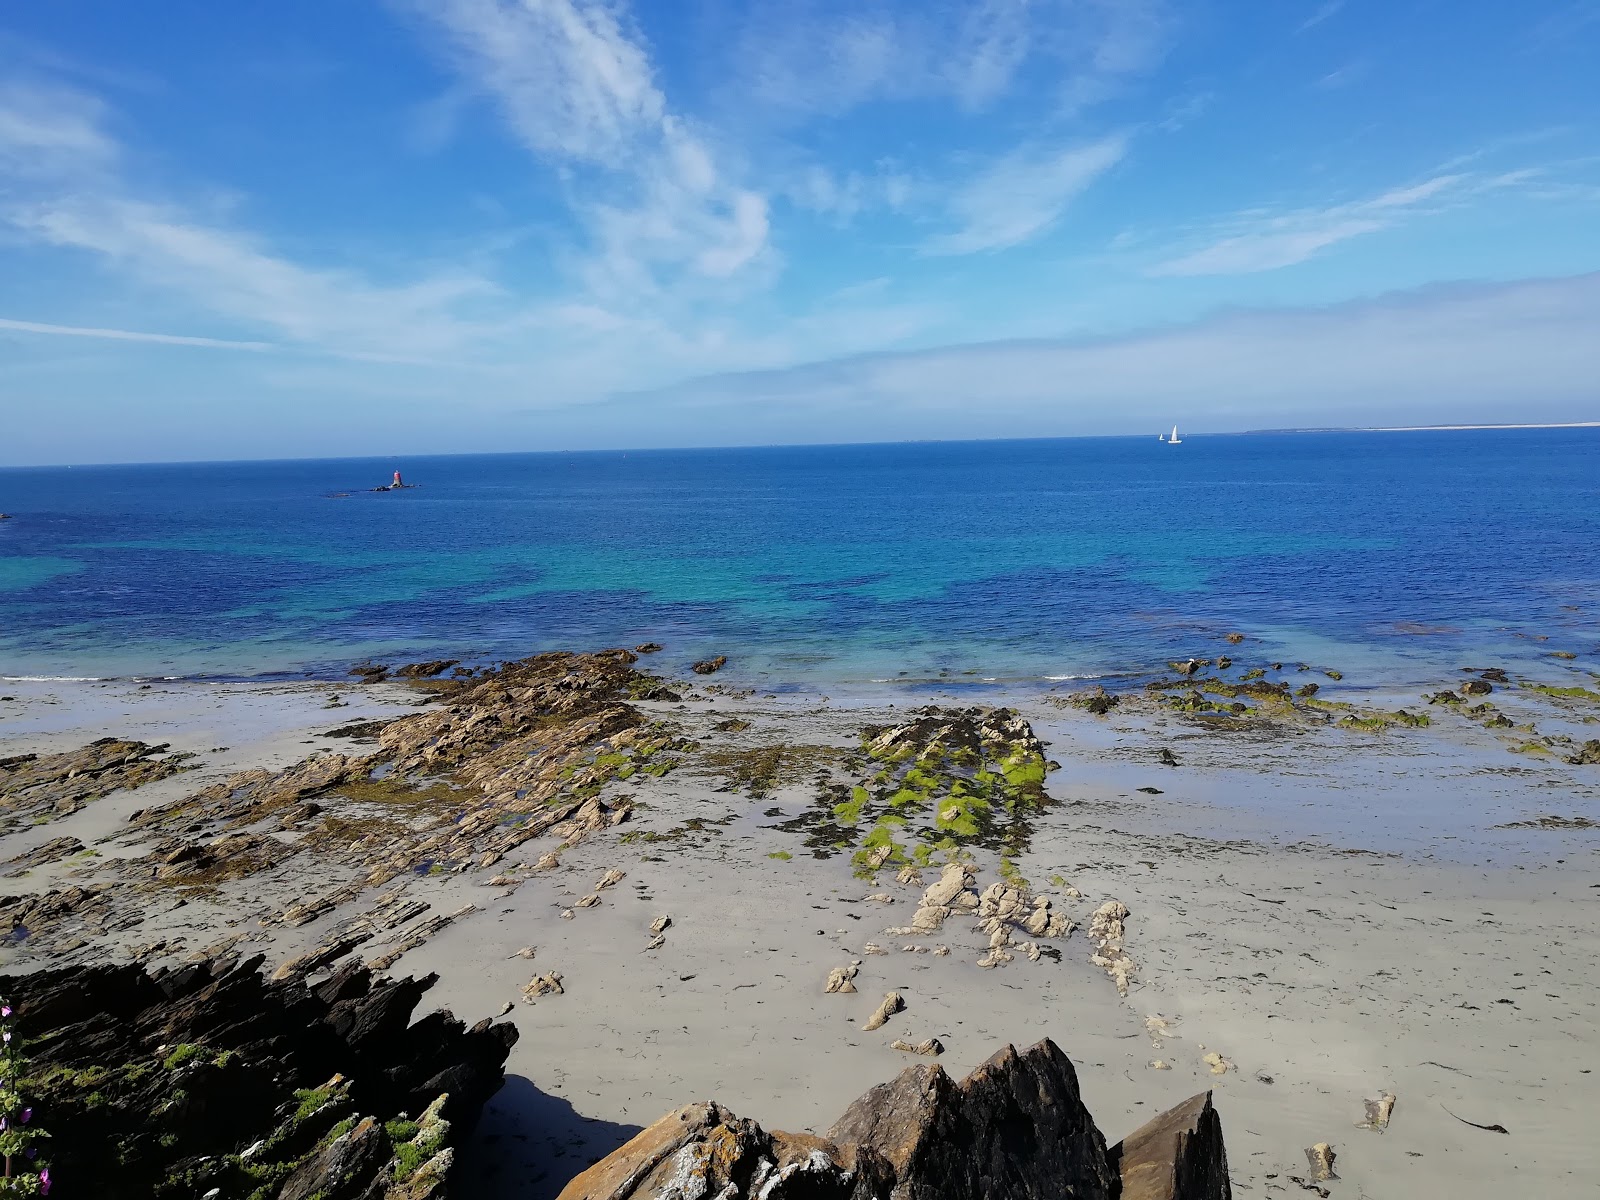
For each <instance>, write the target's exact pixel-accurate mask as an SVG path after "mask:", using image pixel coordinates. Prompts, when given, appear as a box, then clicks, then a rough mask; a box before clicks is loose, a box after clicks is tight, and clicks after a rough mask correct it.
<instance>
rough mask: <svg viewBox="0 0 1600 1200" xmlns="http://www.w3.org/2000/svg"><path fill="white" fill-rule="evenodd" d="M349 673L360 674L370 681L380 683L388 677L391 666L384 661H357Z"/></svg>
mask: <svg viewBox="0 0 1600 1200" xmlns="http://www.w3.org/2000/svg"><path fill="white" fill-rule="evenodd" d="M348 674H351V675H358V676H360V677H361V678H362V679H364V680H366V681H367V682H368V683H378V682H381V681H382V680H384V679H386V678H388V675H389V668H388V667H387V666H385V665H384V664H383V663H374V662H365V663H357V664H356V665H355V666H353V667H351V668H350V670H349V672H348Z"/></svg>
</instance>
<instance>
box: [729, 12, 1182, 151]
mask: <svg viewBox="0 0 1600 1200" xmlns="http://www.w3.org/2000/svg"><path fill="white" fill-rule="evenodd" d="M748 12H749V14H750V15H749V16H748V18H747V19H746V21H745V22H744V24H743V27H742V29H741V32H740V34H739V36H738V37H737V39H736V40H735V43H734V48H733V51H732V53H731V55H730V56H729V60H728V69H729V72H730V83H729V86H728V93H729V96H730V98H731V101H732V103H733V104H734V105H737V106H739V107H740V108H741V109H745V108H748V107H749V106H751V105H754V106H755V107H757V108H758V109H761V110H764V111H765V112H767V113H768V114H770V115H772V116H774V117H777V118H780V119H783V118H787V119H791V120H804V119H806V118H809V117H813V116H825V117H837V116H842V115H843V114H845V113H848V112H849V111H851V110H852V109H854V108H856V107H858V106H860V105H862V104H865V103H868V102H870V101H881V100H886V101H904V100H918V99H948V100H953V101H954V102H955V103H956V105H957V106H958V107H960V108H962V109H964V110H967V111H969V112H971V111H981V110H983V109H985V108H988V107H990V106H991V105H993V104H994V102H995V101H997V100H999V99H1000V98H1001V97H1002V96H1004V95H1006V94H1007V93H1008V92H1009V91H1010V90H1011V89H1012V88H1013V87H1014V86H1015V84H1016V81H1017V79H1018V78H1019V76H1021V75H1022V74H1023V73H1024V72H1025V71H1027V70H1029V69H1030V67H1036V68H1037V70H1038V73H1039V74H1040V75H1041V76H1042V77H1046V78H1048V79H1050V81H1051V82H1050V83H1048V84H1046V85H1044V86H1045V88H1046V95H1047V99H1046V101H1045V103H1044V104H1043V106H1042V107H1041V111H1040V113H1039V117H1040V119H1041V120H1043V121H1050V120H1053V119H1055V118H1058V117H1061V116H1064V115H1071V114H1073V113H1076V112H1078V111H1081V110H1082V109H1083V108H1085V107H1087V106H1088V105H1090V104H1094V103H1098V102H1099V101H1101V100H1104V99H1105V98H1106V97H1107V96H1109V95H1110V94H1112V93H1113V92H1114V91H1115V90H1116V89H1117V88H1118V87H1119V86H1121V84H1122V82H1123V81H1124V80H1126V79H1127V78H1128V77H1130V76H1133V75H1136V74H1138V73H1139V72H1142V71H1144V70H1146V69H1148V68H1149V67H1151V66H1152V65H1153V64H1154V63H1155V62H1156V61H1157V60H1158V59H1159V58H1160V56H1161V54H1162V53H1163V52H1164V50H1165V48H1166V45H1167V42H1168V39H1169V33H1170V25H1171V21H1170V18H1169V15H1168V14H1169V6H1168V4H1167V2H1166V0H973V2H972V3H969V4H965V5H948V4H923V5H911V6H908V5H905V4H903V3H897V2H895V0H791V2H790V3H787V4H783V5H772V4H762V3H754V4H751V5H750V6H749V9H748ZM744 115H746V116H749V115H750V114H749V113H748V112H746V113H745V114H744Z"/></svg>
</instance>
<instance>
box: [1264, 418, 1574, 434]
mask: <svg viewBox="0 0 1600 1200" xmlns="http://www.w3.org/2000/svg"><path fill="white" fill-rule="evenodd" d="M1461 429H1600V421H1519V422H1500V423H1495V422H1484V423H1481V424H1476V425H1469V424H1461V425H1321V426H1312V427H1307V428H1297V429H1295V428H1291V429H1251V430H1247V431H1246V432H1248V433H1434V432H1439V431H1444V430H1461Z"/></svg>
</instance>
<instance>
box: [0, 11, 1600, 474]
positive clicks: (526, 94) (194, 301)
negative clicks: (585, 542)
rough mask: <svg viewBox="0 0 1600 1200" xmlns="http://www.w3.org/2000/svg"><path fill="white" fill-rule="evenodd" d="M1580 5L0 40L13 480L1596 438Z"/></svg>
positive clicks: (505, 21) (1594, 33) (1599, 362)
mask: <svg viewBox="0 0 1600 1200" xmlns="http://www.w3.org/2000/svg"><path fill="white" fill-rule="evenodd" d="M1596 63H1600V0H1548V2H1538V0H1533V2H1528V3H1522V4H1507V3H1504V2H1503V0H1381V2H1380V0H1191V2H1182V3H1180V2H1178V0H1170V2H1168V0H960V2H957V0H921V2H912V0H848V2H847V0H786V2H785V3H770V2H764V3H757V2H756V0H632V3H628V2H626V0H392V2H384V0H343V2H341V3H337V4H326V3H309V2H307V0H285V2H283V3H278V4H272V5H238V4H217V3H214V2H213V0H206V2H201V0H154V2H152V3H148V4H128V3H124V2H122V0H92V2H91V0H51V3H48V4H26V5H24V4H11V5H7V6H5V7H4V9H0V463H11V464H25V463H49V462H91V461H136V460H158V461H159V460H172V459H194V458H244V457H313V456H323V455H342V454H364V453H372V454H390V453H401V454H405V453H421V452H425V451H436V452H447V451H473V450H520V449H554V448H567V447H602V446H618V447H621V446H653V445H714V444H746V443H764V442H785V441H806V442H828V441H849V440H883V439H900V438H906V439H912V438H926V437H986V436H1031V435H1041V436H1042V435H1054V434H1078V433H1128V432H1146V431H1147V430H1151V429H1155V428H1158V427H1160V426H1163V425H1166V424H1170V423H1171V422H1172V421H1174V420H1176V421H1180V422H1182V423H1183V424H1184V425H1185V426H1186V427H1188V428H1191V429H1193V430H1195V431H1197V432H1201V431H1205V430H1219V431H1220V430H1228V429H1248V428H1258V427H1263V426H1285V425H1322V424H1409V423H1416V422H1451V421H1477V420H1490V421H1524V420H1526V421H1546V420H1549V421H1561V420H1588V419H1596V418H1600V120H1597V118H1600V70H1597V69H1596V66H1595V64H1596Z"/></svg>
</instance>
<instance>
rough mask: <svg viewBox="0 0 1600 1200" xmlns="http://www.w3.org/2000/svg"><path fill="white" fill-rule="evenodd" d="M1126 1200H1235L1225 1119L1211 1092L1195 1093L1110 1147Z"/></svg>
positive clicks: (1112, 1160) (1122, 1197)
mask: <svg viewBox="0 0 1600 1200" xmlns="http://www.w3.org/2000/svg"><path fill="white" fill-rule="evenodd" d="M1110 1159H1111V1163H1112V1165H1113V1166H1114V1167H1115V1168H1116V1170H1117V1173H1118V1175H1119V1176H1120V1179H1121V1188H1122V1190H1121V1200H1230V1198H1231V1196H1232V1194H1233V1192H1232V1189H1231V1188H1230V1186H1229V1184H1228V1153H1227V1150H1226V1149H1225V1148H1224V1147H1223V1144H1222V1119H1221V1118H1220V1117H1218V1116H1217V1110H1216V1109H1215V1108H1213V1107H1212V1106H1211V1093H1210V1092H1204V1093H1202V1094H1201V1095H1198V1096H1191V1097H1190V1098H1189V1099H1187V1100H1185V1101H1184V1102H1183V1103H1182V1104H1180V1105H1178V1106H1177V1107H1176V1108H1169V1109H1168V1110H1167V1111H1166V1112H1164V1113H1162V1114H1161V1115H1160V1116H1159V1117H1157V1118H1155V1120H1153V1121H1151V1122H1149V1123H1148V1124H1146V1125H1142V1126H1140V1127H1139V1128H1138V1129H1137V1130H1135V1131H1134V1132H1133V1133H1130V1134H1129V1135H1128V1136H1127V1137H1125V1138H1123V1139H1122V1141H1121V1142H1120V1143H1118V1144H1117V1145H1116V1146H1114V1147H1113V1148H1112V1149H1111V1152H1110Z"/></svg>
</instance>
